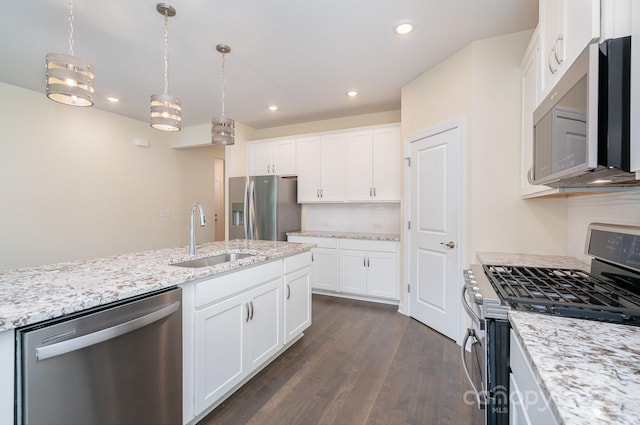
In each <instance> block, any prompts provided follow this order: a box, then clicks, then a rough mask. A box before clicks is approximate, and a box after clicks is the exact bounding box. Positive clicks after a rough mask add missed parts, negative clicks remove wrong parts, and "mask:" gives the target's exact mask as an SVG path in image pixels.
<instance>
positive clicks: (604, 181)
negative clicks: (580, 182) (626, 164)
mask: <svg viewBox="0 0 640 425" xmlns="http://www.w3.org/2000/svg"><path fill="white" fill-rule="evenodd" d="M612 181H613V180H607V179H600V180H592V181H590V182H589V184H605V183H611V182H612Z"/></svg>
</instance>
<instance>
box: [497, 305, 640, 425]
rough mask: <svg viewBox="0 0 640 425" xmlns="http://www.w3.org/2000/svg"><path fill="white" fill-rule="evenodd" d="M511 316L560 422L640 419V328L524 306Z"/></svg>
mask: <svg viewBox="0 0 640 425" xmlns="http://www.w3.org/2000/svg"><path fill="white" fill-rule="evenodd" d="M509 321H510V323H511V326H512V330H513V332H514V335H515V337H516V338H517V339H518V342H519V343H520V345H521V346H522V348H523V351H524V354H525V359H526V360H527V361H528V363H529V365H530V366H531V369H532V371H533V374H534V376H535V377H536V378H537V379H538V382H539V384H540V388H541V390H542V394H543V395H544V396H545V397H546V398H547V400H548V401H549V406H550V408H551V410H552V412H553V413H554V416H555V417H556V419H557V421H558V423H559V424H567V425H569V424H575V425H589V424H594V425H595V424H629V425H631V424H638V423H640V348H639V347H640V328H638V327H634V326H625V325H616V324H613V323H602V322H594V321H592V320H582V319H571V318H565V317H554V316H548V315H541V314H536V313H529V312H522V311H511V312H510V314H509ZM512 351H513V349H512ZM522 402H523V403H527V394H525V395H524V397H523V399H522Z"/></svg>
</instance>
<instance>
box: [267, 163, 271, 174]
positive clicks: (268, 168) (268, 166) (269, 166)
mask: <svg viewBox="0 0 640 425" xmlns="http://www.w3.org/2000/svg"><path fill="white" fill-rule="evenodd" d="M270 168H271V165H270V164H267V174H269V173H270V172H271V171H269V170H270Z"/></svg>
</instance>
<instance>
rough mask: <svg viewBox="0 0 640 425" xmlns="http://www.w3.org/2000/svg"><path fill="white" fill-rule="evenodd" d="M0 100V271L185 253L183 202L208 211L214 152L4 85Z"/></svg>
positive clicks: (209, 234)
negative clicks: (140, 142)
mask: <svg viewBox="0 0 640 425" xmlns="http://www.w3.org/2000/svg"><path fill="white" fill-rule="evenodd" d="M0 99H2V101H1V102H0V135H1V137H0V140H1V142H0V199H1V205H2V208H0V269H8V268H16V267H22V266H30V265H41V264H48V263H56V262H61V261H66V260H74V259H82V258H92V257H99V256H105V255H111V254H118V253H125V252H135V251H141V250H146V249H155V248H162V247H169V246H178V245H186V244H187V243H188V233H189V230H188V229H189V212H190V210H191V205H192V203H193V202H194V201H200V202H201V203H202V204H203V206H204V209H205V212H207V211H213V179H214V173H213V162H214V158H215V157H216V156H217V154H216V152H219V151H218V150H216V149H212V148H196V149H188V150H176V149H171V148H170V147H169V144H170V141H171V137H172V136H171V134H169V133H164V132H161V131H157V130H154V129H152V128H150V127H149V124H148V123H146V122H140V121H136V120H132V119H128V118H124V117H122V116H119V115H115V114H112V113H109V112H104V111H100V110H97V109H95V108H72V107H69V106H66V105H61V104H58V103H55V102H52V101H51V100H48V99H47V98H46V97H45V96H44V95H43V94H42V93H37V92H33V91H29V90H24V89H21V88H18V87H15V86H11V85H8V84H4V83H0ZM136 137H142V138H146V139H148V140H149V141H150V143H151V147H150V148H141V147H137V146H135V145H134V144H133V140H134V138H136ZM161 210H168V212H169V217H161V216H160V211H161ZM197 238H198V240H199V241H203V242H204V241H208V240H212V239H213V226H207V227H205V228H204V229H198V234H197Z"/></svg>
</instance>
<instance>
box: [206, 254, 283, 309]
mask: <svg viewBox="0 0 640 425" xmlns="http://www.w3.org/2000/svg"><path fill="white" fill-rule="evenodd" d="M280 276H282V260H278V261H272V262H270V263H266V264H264V265H259V266H256V267H250V268H247V269H245V270H239V271H237V272H234V273H229V274H226V275H222V276H220V277H215V278H213V279H207V280H203V281H202V282H197V283H196V284H195V307H196V308H200V307H203V306H205V305H207V304H211V303H213V302H216V301H220V300H222V299H224V298H227V297H229V296H231V295H234V294H238V293H240V292H243V291H246V290H248V289H250V288H253V287H254V286H256V285H259V284H261V283H263V282H267V281H269V280H272V279H277V278H279V277H280Z"/></svg>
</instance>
